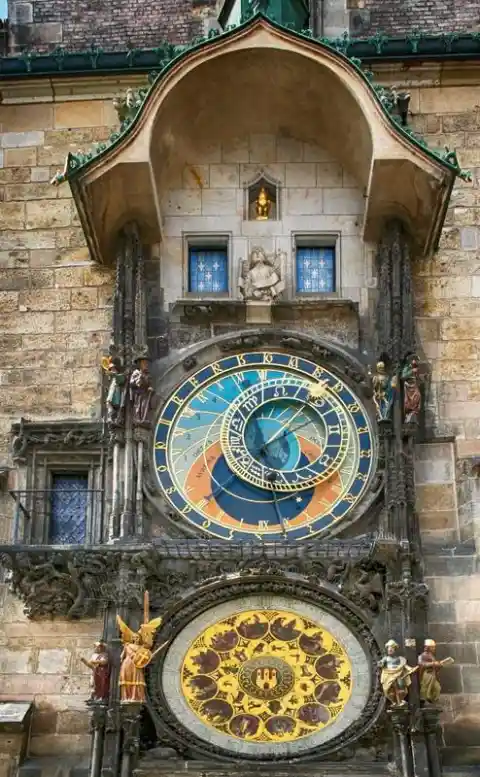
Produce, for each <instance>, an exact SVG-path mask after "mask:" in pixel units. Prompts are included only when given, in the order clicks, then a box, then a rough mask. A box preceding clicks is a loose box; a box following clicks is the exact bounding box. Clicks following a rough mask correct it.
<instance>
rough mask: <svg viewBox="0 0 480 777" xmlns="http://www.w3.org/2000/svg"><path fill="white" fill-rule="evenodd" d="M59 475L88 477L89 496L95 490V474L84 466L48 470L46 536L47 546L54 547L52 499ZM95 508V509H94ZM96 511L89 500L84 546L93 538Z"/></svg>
mask: <svg viewBox="0 0 480 777" xmlns="http://www.w3.org/2000/svg"><path fill="white" fill-rule="evenodd" d="M57 475H60V476H61V475H86V480H87V494H88V493H89V492H90V493H91V492H92V491H93V490H94V489H93V488H92V480H93V473H92V471H91V469H90V468H86V467H82V466H76V467H75V468H72V467H65V466H63V467H61V468H58V469H57V467H52V468H51V469H49V470H48V487H47V492H46V494H45V502H46V501H47V497H48V500H49V502H48V510H47V509H46V510H45V526H44V534H45V537H46V544H47V545H54V544H55V543H54V542H52V539H51V536H50V527H51V524H52V497H53V494H54V488H53V483H54V478H55V477H56V476H57ZM92 508H93V509H92ZM94 510H95V507H94V505H92V500H90V499H88V498H87V511H86V515H85V539H84V544H88V538H89V536H91V533H92V522H93V512H94Z"/></svg>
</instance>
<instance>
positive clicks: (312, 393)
mask: <svg viewBox="0 0 480 777" xmlns="http://www.w3.org/2000/svg"><path fill="white" fill-rule="evenodd" d="M327 391H328V383H327V381H326V380H321V381H320V382H319V383H309V384H308V395H309V398H311V399H320V397H324V396H325V394H326V393H327Z"/></svg>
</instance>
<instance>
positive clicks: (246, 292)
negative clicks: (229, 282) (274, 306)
mask: <svg viewBox="0 0 480 777" xmlns="http://www.w3.org/2000/svg"><path fill="white" fill-rule="evenodd" d="M283 257H284V254H283V252H281V251H277V252H276V253H275V254H273V255H271V256H268V255H267V253H266V251H265V250H264V249H263V248H261V247H255V248H253V249H252V251H251V252H250V257H249V259H246V260H244V261H242V262H241V266H240V277H239V280H238V286H239V289H240V293H241V294H242V296H243V298H244V299H245V300H254V301H261V302H274V301H275V300H276V299H277V298H278V296H279V295H280V294H281V293H282V291H283V290H284V288H285V282H284V280H283V279H282V273H283V267H282V264H283Z"/></svg>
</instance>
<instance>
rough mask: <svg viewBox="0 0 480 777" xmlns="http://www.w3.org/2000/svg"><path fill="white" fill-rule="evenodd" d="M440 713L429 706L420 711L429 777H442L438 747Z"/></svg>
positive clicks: (435, 708)
mask: <svg viewBox="0 0 480 777" xmlns="http://www.w3.org/2000/svg"><path fill="white" fill-rule="evenodd" d="M440 712H441V710H440V709H439V708H438V707H434V706H430V705H428V704H426V705H425V707H422V709H421V711H420V714H421V719H422V722H423V731H424V735H425V746H426V749H427V759H428V771H429V775H430V777H442V760H441V756H440V749H439V746H438V735H439V730H440Z"/></svg>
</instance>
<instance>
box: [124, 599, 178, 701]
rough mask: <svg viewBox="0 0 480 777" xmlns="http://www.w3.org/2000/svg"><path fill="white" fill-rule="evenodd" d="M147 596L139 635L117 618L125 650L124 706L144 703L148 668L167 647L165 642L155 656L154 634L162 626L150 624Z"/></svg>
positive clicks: (156, 620)
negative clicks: (153, 648) (146, 670)
mask: <svg viewBox="0 0 480 777" xmlns="http://www.w3.org/2000/svg"><path fill="white" fill-rule="evenodd" d="M148 601H149V600H148V593H147V592H145V596H144V623H143V624H142V625H141V626H140V628H139V630H138V631H132V629H130V628H129V627H128V626H127V624H126V623H124V621H123V620H122V618H121V617H120V615H117V624H118V628H119V629H120V632H121V634H122V642H123V650H122V654H121V656H120V676H119V681H118V682H119V685H120V702H121V703H122V704H130V703H137V704H143V702H144V701H145V694H146V685H145V668H146V667H147V666H148V665H149V664H150V662H151V661H152V659H153V658H154V657H155V656H156V655H157V653H159V651H160V650H162V648H164V647H165V645H166V644H167V643H166V642H164V643H163V644H162V645H160V647H159V648H157V650H155V651H154V652H152V647H153V640H154V637H155V632H156V631H157V629H158V628H159V627H160V626H161V624H162V618H161V617H159V618H154V619H153V620H149V614H148V611H149V605H148Z"/></svg>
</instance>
